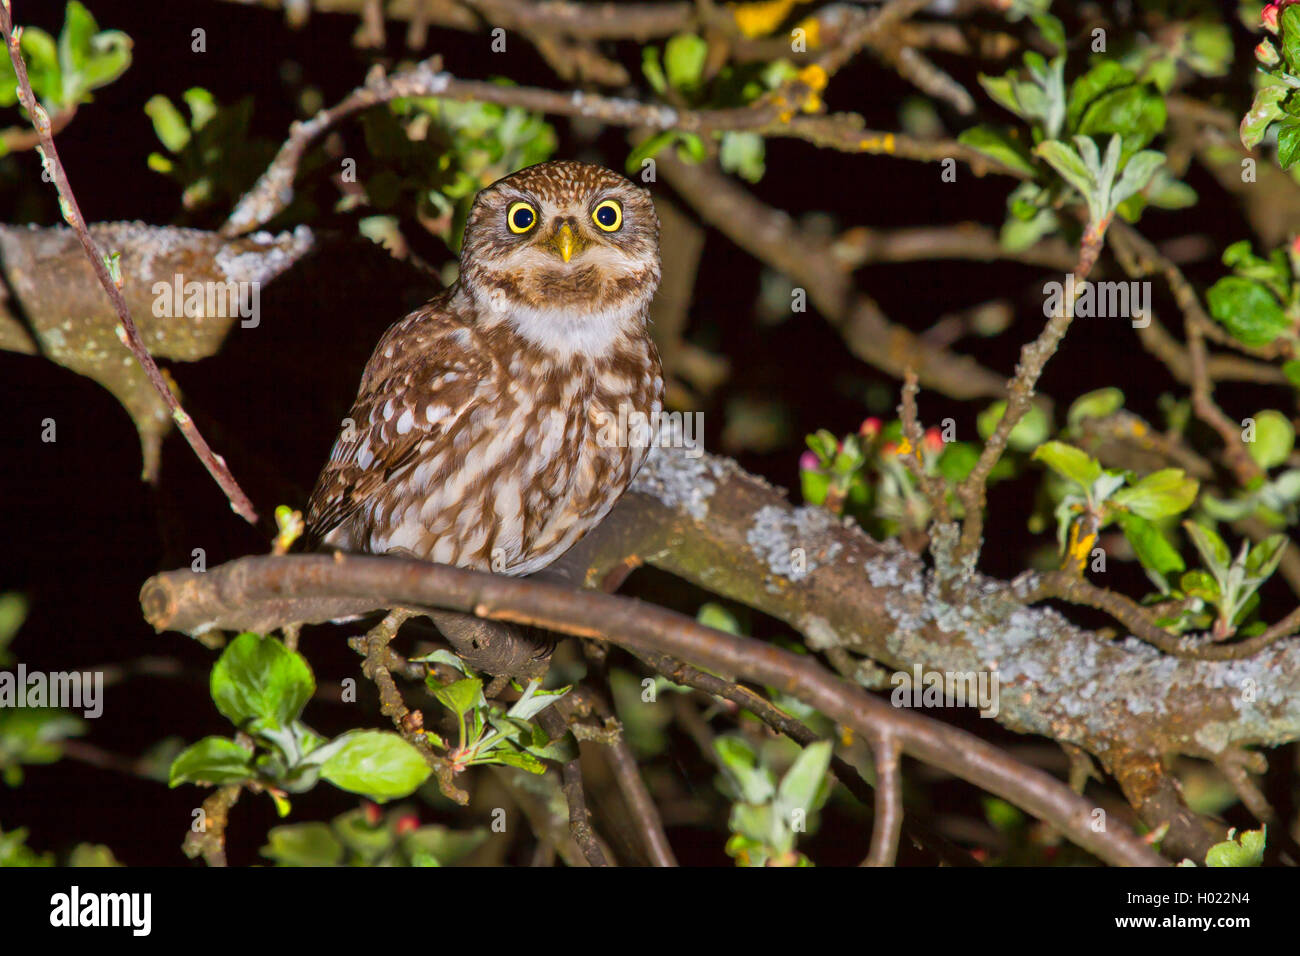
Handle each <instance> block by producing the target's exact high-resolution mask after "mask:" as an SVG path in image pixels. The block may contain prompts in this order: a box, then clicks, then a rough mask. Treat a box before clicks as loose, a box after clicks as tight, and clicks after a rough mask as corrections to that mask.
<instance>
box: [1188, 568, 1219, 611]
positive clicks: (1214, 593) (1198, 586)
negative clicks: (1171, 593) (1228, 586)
mask: <svg viewBox="0 0 1300 956" xmlns="http://www.w3.org/2000/svg"><path fill="white" fill-rule="evenodd" d="M1178 584H1179V587H1181V588H1182V589H1183V593H1184V594H1188V595H1190V596H1192V597H1198V598H1200V599H1201V600H1202V601H1205V602H1207V603H1209V604H1218V603H1219V600H1220V598H1222V597H1223V594H1222V592H1220V590H1219V582H1218V581H1216V580H1215V578H1214V575H1212V574H1210V572H1208V571H1201V570H1200V569H1197V570H1194V571H1188V572H1187V573H1186V574H1184V575H1183V576H1182V579H1181V580H1180V581H1179V582H1178Z"/></svg>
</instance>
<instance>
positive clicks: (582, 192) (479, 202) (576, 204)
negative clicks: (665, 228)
mask: <svg viewBox="0 0 1300 956" xmlns="http://www.w3.org/2000/svg"><path fill="white" fill-rule="evenodd" d="M460 269H461V285H462V287H463V288H464V289H465V291H467V292H468V293H469V294H470V296H471V297H472V298H473V299H474V301H475V304H476V306H477V307H478V308H477V310H476V311H477V312H478V314H479V315H480V316H482V317H483V318H484V320H485V321H487V322H494V321H501V322H509V323H511V324H512V325H514V326H515V327H516V331H519V332H520V333H522V334H524V335H525V336H526V337H528V338H530V339H532V340H534V341H537V342H538V344H545V343H547V342H550V343H551V344H555V345H557V346H564V345H566V344H567V345H574V344H575V343H574V341H571V340H576V342H577V344H578V345H581V344H582V343H583V342H590V343H596V342H598V341H600V340H603V339H605V338H607V337H608V336H610V335H613V334H615V333H617V332H618V331H619V330H620V329H621V328H622V327H624V326H628V327H629V329H628V330H629V331H632V330H631V328H630V325H631V324H632V323H644V321H645V317H644V316H645V308H646V306H647V305H649V302H650V300H651V298H653V296H654V293H655V290H656V289H657V288H658V286H659V218H658V217H657V216H656V215H655V209H654V203H653V202H652V201H651V199H650V193H649V192H647V191H646V190H644V189H642V188H640V187H639V186H635V185H633V184H632V183H631V182H629V181H628V180H627V179H625V178H624V177H622V176H620V175H618V174H617V173H614V172H611V171H610V170H608V169H605V168H604V167H603V166H593V165H591V164H589V163H578V162H573V161H570V160H560V161H557V162H552V163H542V164H540V165H538V166H530V167H528V168H527V169H521V170H520V171H519V172H517V173H514V174H512V175H510V176H507V177H506V178H504V179H501V180H498V181H497V182H495V183H493V184H492V185H491V186H489V187H487V188H486V189H484V190H483V191H482V192H480V193H479V194H478V197H477V198H476V199H475V200H474V206H473V208H472V209H471V210H470V214H469V218H468V220H467V221H466V223H465V239H464V242H463V243H462V247H461V256H460Z"/></svg>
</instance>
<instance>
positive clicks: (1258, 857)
mask: <svg viewBox="0 0 1300 956" xmlns="http://www.w3.org/2000/svg"><path fill="white" fill-rule="evenodd" d="M1287 9H1288V10H1290V9H1292V8H1291V7H1288V8H1287ZM1267 833H1268V828H1267V827H1260V828H1259V829H1258V830H1246V831H1245V832H1244V833H1242V834H1241V835H1240V836H1237V835H1236V834H1237V831H1236V830H1229V831H1228V839H1227V840H1226V841H1224V842H1223V843H1216V844H1214V846H1212V847H1210V851H1209V852H1208V853H1207V854H1206V855H1205V865H1206V866H1259V865H1260V864H1262V863H1263V862H1264V840H1265V836H1266V835H1267Z"/></svg>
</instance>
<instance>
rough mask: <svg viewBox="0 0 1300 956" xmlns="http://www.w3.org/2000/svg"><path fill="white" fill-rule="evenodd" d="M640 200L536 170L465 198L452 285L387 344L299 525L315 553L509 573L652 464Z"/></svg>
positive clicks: (564, 166)
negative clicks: (467, 206) (324, 550)
mask: <svg viewBox="0 0 1300 956" xmlns="http://www.w3.org/2000/svg"><path fill="white" fill-rule="evenodd" d="M658 285H659V220H658V218H657V217H656V215H655V210H654V205H653V203H652V202H651V200H650V195H649V193H647V192H646V191H645V190H644V189H641V188H639V187H637V186H635V185H633V184H632V183H630V182H629V181H628V180H626V179H624V178H623V177H622V176H619V175H617V174H615V173H612V172H610V171H609V170H607V169H604V168H602V167H600V166H592V165H588V164H586V163H577V162H568V161H560V162H552V163H543V164H541V165H539V166H532V167H530V168H528V169H524V170H521V171H519V172H517V173H514V174H513V175H511V176H507V177H506V178H505V179H502V180H499V181H498V182H496V183H494V184H493V185H491V186H489V187H488V188H486V189H484V190H483V191H482V192H480V193H479V194H478V197H477V198H476V199H475V201H474V206H473V208H472V209H471V210H470V214H469V218H468V220H467V222H466V224H465V238H464V242H463V244H462V249H461V257H460V279H459V280H458V281H457V282H456V284H455V285H453V286H452V287H451V288H449V289H447V290H446V291H445V292H443V293H442V294H440V295H438V296H436V297H435V298H434V299H433V300H431V301H430V302H429V303H428V304H427V305H426V306H425V307H424V308H422V309H420V310H418V311H416V312H413V313H411V314H410V315H408V316H407V317H406V318H404V319H402V320H401V321H400V322H398V323H397V324H395V325H393V326H392V327H391V328H389V329H388V331H387V332H385V333H384V336H383V338H381V339H380V340H379V344H378V345H377V346H376V347H375V351H374V354H373V355H371V357H370V361H369V363H368V364H367V365H366V370H365V373H364V375H363V376H362V378H361V387H360V389H359V390H358V392H357V398H356V402H355V403H354V404H353V406H352V411H351V413H350V414H349V418H350V419H351V423H349V424H348V427H345V428H344V430H343V433H342V434H341V435H340V436H339V438H338V440H337V441H335V443H334V449H333V451H332V452H331V453H330V459H329V462H328V463H327V464H326V465H325V468H324V470H323V471H322V472H321V474H320V477H319V478H318V479H317V481H316V488H315V490H314V491H313V492H312V495H311V501H310V503H309V505H308V511H307V540H308V542H309V543H312V544H315V545H316V546H318V547H329V548H337V549H339V550H343V551H360V552H371V553H375V554H382V553H385V552H396V553H401V554H405V555H408V556H415V557H418V558H422V559H425V560H428V561H437V562H440V563H443V564H453V565H458V566H461V567H468V568H478V569H481V570H493V571H497V572H499V573H503V574H512V575H523V574H531V573H533V572H534V571H538V570H540V569H542V568H544V567H546V566H547V565H548V564H550V563H551V562H552V561H554V560H555V559H556V558H558V557H559V556H560V555H562V554H564V552H565V551H567V550H568V549H569V548H570V547H571V546H572V545H573V544H574V543H575V542H576V541H577V540H578V539H579V538H581V537H582V536H583V535H584V534H585V533H586V532H588V531H590V530H591V529H592V528H593V527H594V526H595V525H596V524H597V523H599V522H600V520H601V519H602V518H604V516H605V515H606V514H607V513H608V512H609V510H610V508H612V507H613V505H614V503H615V502H616V501H617V500H618V499H619V497H620V496H621V495H622V494H623V492H624V490H626V488H627V486H628V484H629V483H630V482H631V480H632V477H633V476H634V475H635V474H636V472H637V469H639V468H640V467H641V464H642V463H643V462H644V461H645V458H646V455H647V454H648V452H649V442H648V441H646V440H645V435H644V434H640V435H638V434H635V433H634V432H635V430H634V429H623V431H622V432H620V430H619V427H618V426H619V423H620V422H622V423H628V422H637V421H641V422H645V421H648V422H655V421H657V419H658V417H659V411H660V408H661V403H662V399H663V378H662V374H661V370H660V366H659V354H658V352H657V350H656V349H655V346H654V343H653V342H652V341H651V339H650V336H649V334H648V331H647V321H648V320H647V313H648V309H649V306H650V300H651V299H652V298H653V296H654V294H655V290H656V289H657V288H658Z"/></svg>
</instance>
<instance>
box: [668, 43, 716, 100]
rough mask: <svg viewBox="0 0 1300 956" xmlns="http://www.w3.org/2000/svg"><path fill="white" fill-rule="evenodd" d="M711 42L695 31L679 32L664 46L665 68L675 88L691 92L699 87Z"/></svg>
mask: <svg viewBox="0 0 1300 956" xmlns="http://www.w3.org/2000/svg"><path fill="white" fill-rule="evenodd" d="M708 58H709V44H708V43H707V42H706V41H705V40H704V39H703V38H702V37H699V36H696V35H695V34H694V33H679V34H677V35H676V36H674V37H672V38H670V39H669V41H668V43H667V45H665V47H664V70H665V73H666V75H667V77H668V83H669V85H670V86H672V87H673V88H674V89H677V90H681V91H682V92H684V93H690V92H693V91H694V90H696V89H698V88H699V85H700V80H701V78H702V77H703V75H704V64H705V62H706V61H707V60H708Z"/></svg>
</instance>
